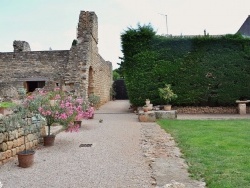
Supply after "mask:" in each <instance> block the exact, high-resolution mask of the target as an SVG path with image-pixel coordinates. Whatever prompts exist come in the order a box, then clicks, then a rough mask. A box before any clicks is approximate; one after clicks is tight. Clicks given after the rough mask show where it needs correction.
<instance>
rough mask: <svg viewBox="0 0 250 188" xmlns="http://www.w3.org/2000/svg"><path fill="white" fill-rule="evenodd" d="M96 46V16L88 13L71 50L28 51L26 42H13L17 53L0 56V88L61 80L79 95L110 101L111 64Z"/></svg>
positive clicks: (84, 15)
mask: <svg viewBox="0 0 250 188" xmlns="http://www.w3.org/2000/svg"><path fill="white" fill-rule="evenodd" d="M97 44H98V21H97V16H96V14H95V13H94V12H86V11H81V13H80V16H79V23H78V34H77V44H76V45H75V46H73V45H72V46H71V49H70V50H61V51H29V50H30V47H29V45H28V43H27V42H25V41H14V43H13V46H14V53H13V52H8V53H0V89H3V87H1V86H3V85H4V84H10V85H13V86H15V87H17V88H18V87H23V83H24V82H25V81H48V80H54V81H56V82H60V83H61V81H62V85H64V84H65V85H66V87H65V88H66V89H69V90H71V91H74V92H75V93H76V94H77V95H79V96H82V97H87V96H88V94H90V93H94V94H95V95H98V96H100V97H101V103H102V104H103V103H105V102H107V101H109V100H110V89H111V87H112V64H111V63H110V62H106V61H105V60H103V58H102V57H101V56H100V55H99V53H98V47H97ZM91 70H92V71H91ZM90 71H91V76H89V74H90ZM89 77H91V78H89Z"/></svg>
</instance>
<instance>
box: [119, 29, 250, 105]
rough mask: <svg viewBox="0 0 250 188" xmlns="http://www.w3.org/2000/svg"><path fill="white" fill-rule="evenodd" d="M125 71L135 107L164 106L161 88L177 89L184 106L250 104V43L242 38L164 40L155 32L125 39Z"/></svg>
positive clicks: (178, 101) (137, 33) (127, 34)
mask: <svg viewBox="0 0 250 188" xmlns="http://www.w3.org/2000/svg"><path fill="white" fill-rule="evenodd" d="M121 39H122V51H123V54H124V57H123V61H122V62H121V69H122V70H123V71H124V75H125V82H126V87H127V91H128V96H129V99H130V102H131V103H132V104H134V105H136V106H141V105H143V104H144V103H145V99H147V98H149V99H150V100H151V101H152V103H153V104H163V101H162V100H161V99H160V97H159V93H158V88H160V87H164V85H165V84H171V86H172V89H173V91H174V92H175V93H176V94H177V95H178V98H177V99H176V100H174V101H172V102H171V103H172V104H174V105H179V106H186V105H193V106H228V105H235V100H238V99H250V39H247V38H243V37H241V36H240V35H225V36H221V37H212V36H200V37H194V38H182V37H176V38H173V37H163V36H157V35H155V32H154V30H153V28H152V27H151V26H150V25H148V26H138V28H136V29H133V28H128V30H127V31H125V32H124V33H123V34H122V35H121Z"/></svg>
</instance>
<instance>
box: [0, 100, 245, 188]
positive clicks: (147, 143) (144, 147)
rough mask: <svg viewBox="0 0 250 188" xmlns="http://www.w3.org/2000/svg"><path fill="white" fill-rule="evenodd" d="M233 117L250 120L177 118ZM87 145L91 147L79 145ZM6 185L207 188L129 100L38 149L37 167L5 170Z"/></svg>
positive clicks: (1, 171) (0, 174) (1, 176)
mask: <svg viewBox="0 0 250 188" xmlns="http://www.w3.org/2000/svg"><path fill="white" fill-rule="evenodd" d="M230 118H250V117H249V115H245V116H240V115H209V114H208V115H185V114H182V115H181V114H180V115H178V119H230ZM100 120H102V122H100ZM55 128H56V127H55ZM55 131H56V129H55ZM84 144H92V147H80V146H82V145H84ZM1 183H2V185H3V188H22V187H25V188H27V187H28V188H47V187H50V188H52V187H54V188H59V187H60V188H111V187H112V188H125V187H131V188H151V187H162V188H163V187H174V186H175V187H178V188H182V187H185V188H193V187H195V188H198V187H200V188H202V187H205V183H204V182H198V181H194V180H191V179H190V178H189V174H188V173H187V165H186V164H185V162H184V159H182V158H181V153H180V151H179V149H178V148H177V147H176V144H175V142H174V140H173V138H172V137H171V135H169V134H168V133H165V131H163V130H162V129H161V128H160V127H159V126H158V125H157V124H156V123H140V122H138V118H137V116H136V115H135V114H134V113H131V112H130V111H129V102H128V101H126V100H121V101H110V102H108V103H107V104H105V105H103V106H102V107H101V108H100V109H99V110H97V111H96V113H95V117H94V119H92V120H85V121H83V123H82V127H81V128H80V132H78V133H66V132H60V133H59V134H57V136H56V140H55V145H54V146H52V147H44V146H39V147H38V148H37V149H36V154H35V163H34V165H33V166H32V167H30V168H27V169H24V168H20V167H18V162H17V158H15V159H14V160H12V161H10V162H8V163H7V164H4V165H2V166H0V187H1Z"/></svg>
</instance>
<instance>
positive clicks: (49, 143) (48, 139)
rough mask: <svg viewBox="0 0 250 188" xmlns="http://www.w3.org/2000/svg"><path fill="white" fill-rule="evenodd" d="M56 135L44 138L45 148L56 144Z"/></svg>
mask: <svg viewBox="0 0 250 188" xmlns="http://www.w3.org/2000/svg"><path fill="white" fill-rule="evenodd" d="M55 137H56V136H55V135H47V136H44V137H43V145H44V146H53V145H54V142H55Z"/></svg>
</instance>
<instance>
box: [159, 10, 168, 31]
mask: <svg viewBox="0 0 250 188" xmlns="http://www.w3.org/2000/svg"><path fill="white" fill-rule="evenodd" d="M159 14H160V13H159ZM160 15H162V16H166V29H167V35H168V15H166V14H160Z"/></svg>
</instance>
